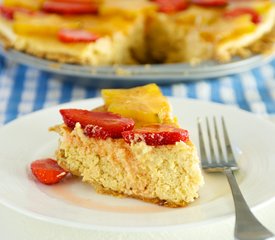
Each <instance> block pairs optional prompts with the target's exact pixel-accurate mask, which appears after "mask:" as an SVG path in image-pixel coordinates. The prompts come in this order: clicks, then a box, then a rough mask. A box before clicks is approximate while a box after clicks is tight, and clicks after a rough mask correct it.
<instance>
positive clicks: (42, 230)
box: [0, 118, 275, 240]
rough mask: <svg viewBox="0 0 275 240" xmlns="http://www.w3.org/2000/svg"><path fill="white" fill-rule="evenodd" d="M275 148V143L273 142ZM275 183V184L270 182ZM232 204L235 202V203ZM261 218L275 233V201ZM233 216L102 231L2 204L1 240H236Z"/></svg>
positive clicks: (259, 213) (261, 211) (261, 210)
mask: <svg viewBox="0 0 275 240" xmlns="http://www.w3.org/2000/svg"><path fill="white" fill-rule="evenodd" d="M272 121H274V122H275V118H273V119H272ZM274 147H275V143H274ZM271 184H275V183H271ZM232 204H233V202H232ZM253 212H254V213H255V215H256V216H257V217H258V219H259V220H260V221H261V222H262V223H263V224H264V225H265V226H266V227H267V228H268V229H270V230H271V231H273V232H274V233H275V199H274V200H273V201H271V202H269V203H267V204H265V205H264V206H263V207H261V208H259V209H258V208H257V209H256V210H253ZM233 231H234V217H233V216H232V217H229V218H227V219H223V220H219V221H218V222H214V223H208V224H206V225H200V226H194V227H185V228H183V229H177V230H171V231H163V232H161V231H159V232H146V233H142V232H138V233H137V232H135V233H134V232H133V233H129V232H127V233H125V232H102V231H94V230H85V229H76V228H71V227H65V226H61V225H55V224H52V223H49V222H44V221H40V220H36V219H32V218H30V217H27V216H24V215H22V214H20V213H17V212H15V211H14V210H11V209H8V208H6V207H4V206H2V205H0V239H1V240H46V239H47V240H48V239H51V240H52V239H58V240H63V239H64V240H76V239H77V240H87V239H93V240H97V239H100V240H102V239H114V240H116V239H119V240H124V239H125V240H126V239H127V240H134V239H149V240H155V239H158V240H162V239H163V240H164V239H165V240H166V239H179V240H183V239H188V240H190V239H192V240H196V239H204V240H208V239H211V240H213V239H219V240H220V239H223V240H227V239H234V237H233Z"/></svg>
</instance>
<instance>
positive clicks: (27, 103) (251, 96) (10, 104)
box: [0, 56, 275, 125]
mask: <svg viewBox="0 0 275 240" xmlns="http://www.w3.org/2000/svg"><path fill="white" fill-rule="evenodd" d="M161 90H162V91H163V93H164V95H166V96H175V97H181V98H193V99H201V100H206V101H213V102H219V103H223V104H228V105H236V106H238V107H240V108H242V109H244V110H247V111H250V112H253V113H256V114H261V115H269V116H271V115H273V114H274V115H275V60H273V61H272V62H270V63H269V64H266V65H264V66H261V67H258V68H255V69H253V70H251V71H248V72H244V73H242V74H236V75H231V76H227V77H222V78H217V79H209V80H202V81H193V82H186V83H179V84H171V85H166V86H161ZM98 96H100V89H97V88H92V87H85V86H80V85H78V84H77V81H76V82H75V83H71V82H65V81H60V80H59V79H57V78H56V76H54V75H52V74H50V73H47V72H42V71H39V70H37V69H33V68H30V67H26V66H23V65H17V64H16V63H14V62H11V61H8V60H7V59H5V58H4V57H3V56H0V125H1V124H4V123H7V122H9V121H11V120H13V119H15V118H17V117H20V116H21V115H24V114H27V113H30V112H33V111H36V110H39V109H42V108H46V107H49V106H53V105H57V104H60V103H65V102H69V101H74V100H79V99H84V98H92V97H98Z"/></svg>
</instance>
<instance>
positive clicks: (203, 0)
mask: <svg viewBox="0 0 275 240" xmlns="http://www.w3.org/2000/svg"><path fill="white" fill-rule="evenodd" d="M228 1H229V0H192V1H191V2H192V3H194V4H197V5H200V6H203V7H222V6H225V5H227V3H228Z"/></svg>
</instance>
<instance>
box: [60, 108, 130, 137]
mask: <svg viewBox="0 0 275 240" xmlns="http://www.w3.org/2000/svg"><path fill="white" fill-rule="evenodd" d="M60 113H61V115H62V117H63V120H64V123H65V124H66V125H67V126H68V127H69V128H71V129H73V128H74V127H75V124H76V123H77V122H79V123H80V125H81V127H82V128H83V129H84V132H85V134H86V135H87V136H89V137H96V138H102V139H106V138H107V137H111V138H120V137H121V132H123V131H128V130H132V129H133V128H134V125H135V122H134V120H133V119H130V118H125V117H121V116H120V115H118V114H114V113H110V112H93V111H88V110H82V109H61V110H60Z"/></svg>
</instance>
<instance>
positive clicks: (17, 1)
mask: <svg viewBox="0 0 275 240" xmlns="http://www.w3.org/2000/svg"><path fill="white" fill-rule="evenodd" d="M43 2H44V0H27V1H26V0H4V1H3V5H4V6H7V7H22V8H26V9H29V10H39V9H40V8H41V6H42V4H43Z"/></svg>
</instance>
